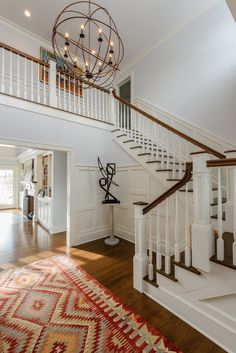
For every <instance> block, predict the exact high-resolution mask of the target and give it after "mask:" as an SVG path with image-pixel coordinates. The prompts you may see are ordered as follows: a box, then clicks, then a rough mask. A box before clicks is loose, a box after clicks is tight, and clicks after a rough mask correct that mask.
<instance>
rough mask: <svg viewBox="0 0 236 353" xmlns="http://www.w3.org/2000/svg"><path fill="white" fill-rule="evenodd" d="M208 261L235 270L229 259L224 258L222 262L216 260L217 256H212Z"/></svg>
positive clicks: (235, 267)
mask: <svg viewBox="0 0 236 353" xmlns="http://www.w3.org/2000/svg"><path fill="white" fill-rule="evenodd" d="M210 260H211V261H212V262H215V263H216V264H218V265H222V266H225V267H228V268H231V269H233V270H236V266H234V265H233V261H232V260H231V259H228V258H225V259H224V260H223V261H220V260H217V256H216V255H213V256H212V257H211V258H210Z"/></svg>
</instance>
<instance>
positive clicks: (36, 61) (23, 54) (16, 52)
mask: <svg viewBox="0 0 236 353" xmlns="http://www.w3.org/2000/svg"><path fill="white" fill-rule="evenodd" d="M0 48H4V49H6V50H8V51H11V52H12V53H14V54H17V55H19V56H21V57H22V58H26V59H28V60H31V61H33V62H35V63H36V64H40V65H43V66H46V67H49V64H47V63H45V62H44V61H43V60H40V59H38V58H35V57H34V56H31V55H28V54H26V53H24V52H23V51H20V50H18V49H15V48H12V47H10V46H9V45H7V44H5V43H2V42H0Z"/></svg>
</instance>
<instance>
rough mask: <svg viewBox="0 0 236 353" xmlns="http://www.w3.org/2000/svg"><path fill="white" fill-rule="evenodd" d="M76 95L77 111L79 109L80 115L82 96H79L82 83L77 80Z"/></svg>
mask: <svg viewBox="0 0 236 353" xmlns="http://www.w3.org/2000/svg"><path fill="white" fill-rule="evenodd" d="M77 83H78V96H77V104H78V108H79V109H78V111H79V115H81V108H82V101H83V97H81V87H82V84H81V82H80V81H79V80H78V82H77Z"/></svg>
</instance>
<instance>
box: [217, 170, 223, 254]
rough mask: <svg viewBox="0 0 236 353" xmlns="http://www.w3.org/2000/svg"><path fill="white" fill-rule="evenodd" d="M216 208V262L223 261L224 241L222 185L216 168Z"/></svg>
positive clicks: (219, 173)
mask: <svg viewBox="0 0 236 353" xmlns="http://www.w3.org/2000/svg"><path fill="white" fill-rule="evenodd" d="M217 198H218V206H217V222H218V239H217V260H219V261H223V260H224V240H223V221H222V217H223V211H222V185H221V169H220V168H218V194H217Z"/></svg>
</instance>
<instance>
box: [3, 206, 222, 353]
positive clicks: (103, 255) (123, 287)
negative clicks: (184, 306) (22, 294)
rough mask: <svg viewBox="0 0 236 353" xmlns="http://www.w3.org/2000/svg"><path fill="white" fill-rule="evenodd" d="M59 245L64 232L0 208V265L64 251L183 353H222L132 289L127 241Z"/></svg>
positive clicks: (130, 246) (10, 265) (131, 249)
mask: <svg viewBox="0 0 236 353" xmlns="http://www.w3.org/2000/svg"><path fill="white" fill-rule="evenodd" d="M65 244H66V237H65V233H60V234H57V235H53V236H52V235H50V234H48V233H47V232H46V231H45V230H44V229H43V228H42V227H40V226H39V225H38V224H35V223H33V222H31V221H23V218H22V217H21V215H20V213H19V212H18V211H16V210H13V211H0V268H1V269H9V268H15V267H16V266H23V265H26V264H28V263H31V262H33V261H37V260H40V259H42V258H46V257H49V256H53V255H57V254H66V255H67V256H69V257H71V258H73V259H74V260H75V261H77V263H78V264H79V265H81V266H82V267H83V268H84V269H85V270H86V271H87V272H89V273H90V274H91V275H93V276H94V277H95V278H96V279H98V280H99V281H100V282H101V283H102V284H103V285H104V286H105V287H107V288H108V289H110V290H111V291H112V292H113V293H114V294H115V295H117V296H119V297H120V298H121V299H122V300H123V301H124V302H125V303H127V304H128V305H129V306H130V307H131V308H132V309H133V310H134V311H135V312H136V313H138V314H139V315H141V316H142V317H143V318H144V319H146V320H147V321H148V322H149V323H151V324H152V325H153V326H154V327H155V328H156V329H157V330H159V331H160V332H161V333H162V334H163V335H164V336H165V337H166V338H167V339H168V340H169V341H170V342H172V343H173V344H174V345H175V346H177V347H178V348H180V349H181V350H182V351H183V352H184V353H225V351H224V350H223V349H221V348H219V347H218V346H216V345H215V344H214V343H213V342H211V341H210V340H208V339H207V338H206V337H205V336H203V335H201V334H200V333H199V332H198V331H196V330H194V329H193V328H191V327H190V326H189V325H187V324H186V323H185V322H183V321H182V320H180V319H179V318H177V317H176V316H175V315H173V314H172V313H170V312H169V311H168V310H166V309H164V308H163V307H162V306H160V305H159V304H157V303H156V302H154V301H153V300H151V299H150V298H148V297H147V296H146V295H144V294H140V293H139V292H137V291H136V290H134V289H133V287H132V260H133V259H132V258H133V254H134V245H133V244H131V243H129V242H127V241H125V240H121V242H120V244H119V245H118V246H116V247H114V248H113V247H108V246H106V245H105V244H104V241H103V239H100V240H96V241H94V242H90V243H87V244H84V245H81V246H79V247H78V248H71V249H68V248H66V245H65ZM87 353H89V352H87Z"/></svg>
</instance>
